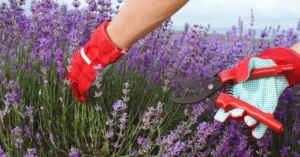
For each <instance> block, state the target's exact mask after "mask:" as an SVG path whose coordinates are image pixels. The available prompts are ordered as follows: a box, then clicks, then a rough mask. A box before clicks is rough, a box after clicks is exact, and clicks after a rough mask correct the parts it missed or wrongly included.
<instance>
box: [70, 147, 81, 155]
mask: <svg viewBox="0 0 300 157" xmlns="http://www.w3.org/2000/svg"><path fill="white" fill-rule="evenodd" d="M69 157H80V150H79V149H78V148H74V147H71V151H70V153H69Z"/></svg>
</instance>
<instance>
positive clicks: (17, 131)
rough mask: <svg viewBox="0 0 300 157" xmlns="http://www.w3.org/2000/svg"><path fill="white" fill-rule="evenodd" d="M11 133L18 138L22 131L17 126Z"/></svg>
mask: <svg viewBox="0 0 300 157" xmlns="http://www.w3.org/2000/svg"><path fill="white" fill-rule="evenodd" d="M12 131H13V133H14V135H15V136H20V135H21V133H22V130H21V129H20V128H19V127H18V126H17V127H16V128H14V129H13V130H12Z"/></svg>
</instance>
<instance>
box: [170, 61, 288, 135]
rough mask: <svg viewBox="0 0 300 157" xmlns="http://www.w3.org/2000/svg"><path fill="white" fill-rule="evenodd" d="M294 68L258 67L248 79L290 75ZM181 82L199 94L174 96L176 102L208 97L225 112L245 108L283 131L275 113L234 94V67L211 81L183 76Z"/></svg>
mask: <svg viewBox="0 0 300 157" xmlns="http://www.w3.org/2000/svg"><path fill="white" fill-rule="evenodd" d="M293 70H294V69H293V65H292V64H287V65H279V66H272V67H266V68H257V69H253V70H252V71H251V73H250V75H249V78H248V79H247V81H249V80H254V79H259V78H265V77H274V76H282V75H290V74H293ZM179 82H180V84H181V85H182V86H183V87H184V88H187V89H189V90H191V91H194V92H197V93H198V95H196V96H189V97H185V98H175V97H172V98H171V101H173V102H175V103H179V104H193V103H197V102H200V101H202V100H204V99H206V98H207V97H208V98H210V99H211V100H212V101H213V102H214V103H215V104H216V105H217V107H219V108H222V109H224V111H225V112H227V111H229V110H231V109H235V108H240V109H244V110H245V113H246V115H249V116H251V117H252V118H254V119H256V120H257V121H259V122H261V123H263V124H265V125H266V126H268V127H269V128H270V129H272V130H274V131H275V132H277V133H282V132H283V125H282V124H281V123H280V122H278V121H277V120H276V119H275V118H274V115H273V114H271V113H265V112H263V111H261V110H260V109H258V108H256V107H254V106H252V105H250V104H248V103H246V102H244V101H242V100H240V99H238V98H235V97H233V96H232V87H233V85H234V84H236V83H237V80H236V71H235V70H233V69H230V70H225V71H222V72H221V73H219V76H215V77H214V78H213V79H212V81H211V82H209V83H201V82H199V81H196V80H191V79H186V78H182V77H181V78H179ZM222 87H224V92H220V91H219V90H220V89H221V88H222Z"/></svg>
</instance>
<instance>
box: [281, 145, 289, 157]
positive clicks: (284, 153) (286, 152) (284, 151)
mask: <svg viewBox="0 0 300 157" xmlns="http://www.w3.org/2000/svg"><path fill="white" fill-rule="evenodd" d="M290 149H291V148H290V147H283V149H281V150H280V153H281V156H288V155H289V150H290Z"/></svg>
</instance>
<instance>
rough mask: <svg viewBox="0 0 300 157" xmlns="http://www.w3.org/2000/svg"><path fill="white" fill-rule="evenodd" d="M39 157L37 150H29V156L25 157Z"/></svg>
mask: <svg viewBox="0 0 300 157" xmlns="http://www.w3.org/2000/svg"><path fill="white" fill-rule="evenodd" d="M36 155H37V149H36V148H32V149H27V154H26V155H25V156H24V157H36Z"/></svg>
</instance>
